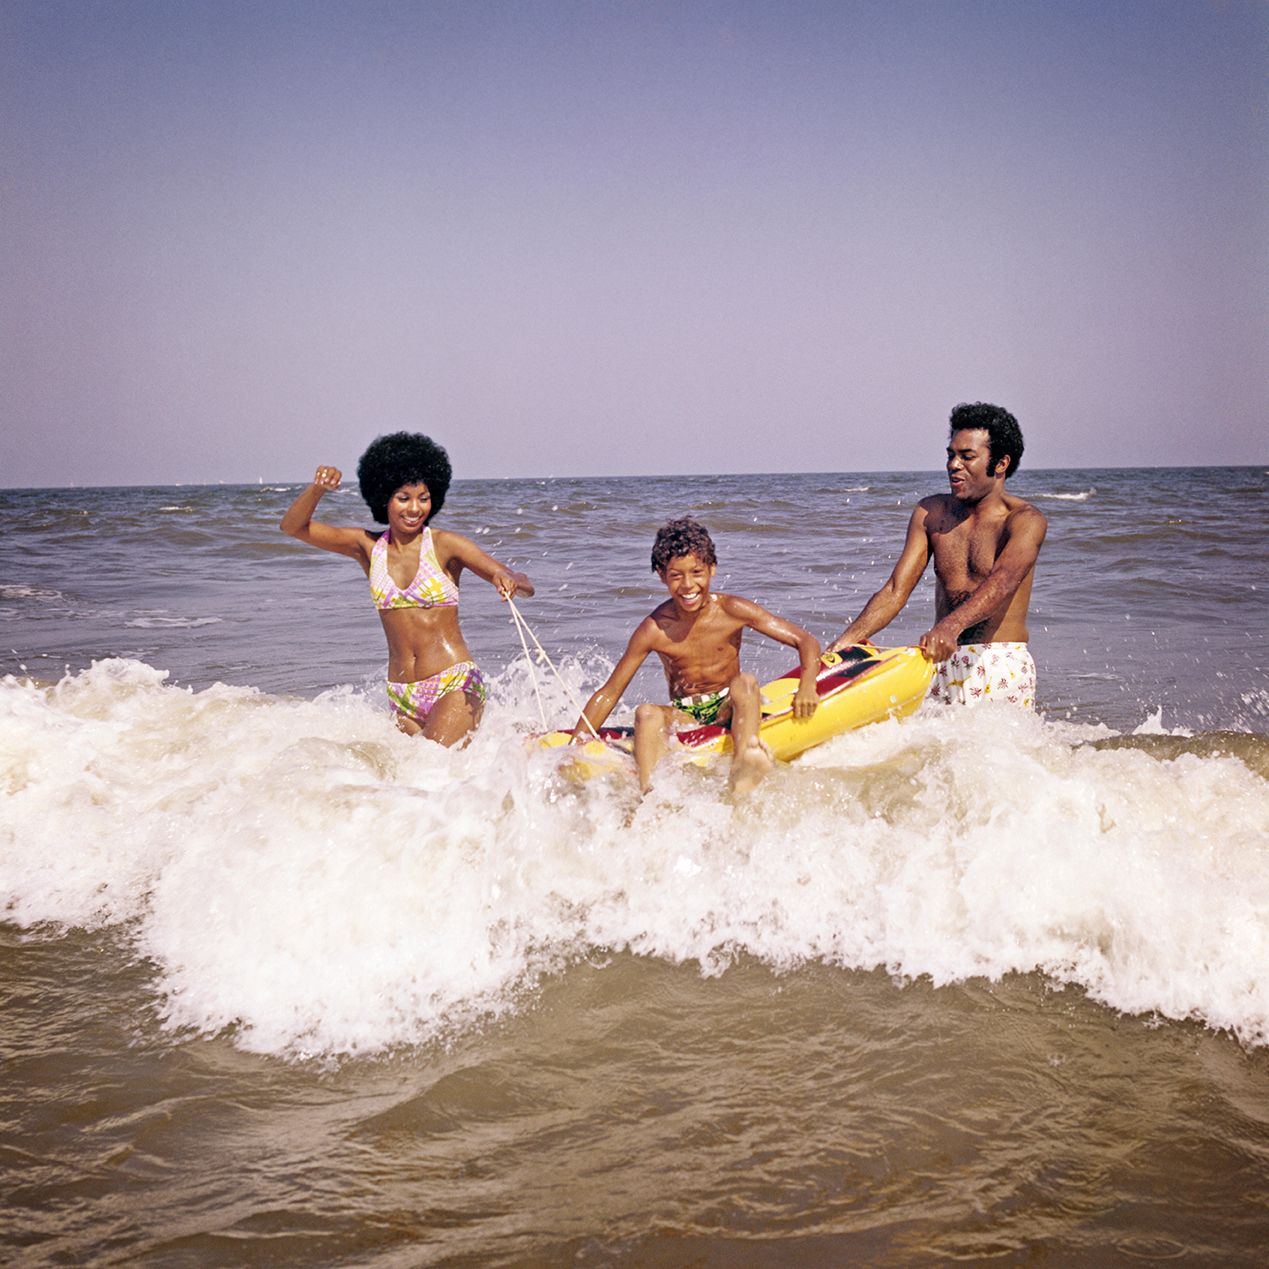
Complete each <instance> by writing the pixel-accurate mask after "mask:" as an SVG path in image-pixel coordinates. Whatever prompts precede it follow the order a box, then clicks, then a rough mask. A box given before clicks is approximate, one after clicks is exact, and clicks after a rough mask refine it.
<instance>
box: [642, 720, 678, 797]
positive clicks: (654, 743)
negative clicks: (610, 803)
mask: <svg viewBox="0 0 1269 1269" xmlns="http://www.w3.org/2000/svg"><path fill="white" fill-rule="evenodd" d="M677 714H678V710H676V709H674V708H672V707H671V706H669V705H647V704H644V705H640V706H639V707H638V708H637V709H636V710H635V730H634V759H635V770H636V771H637V772H638V774H639V788H640V790H641V791H642V792H644V793H646V792H647V791H648V789H649V788H650V787H651V785H652V768H653V767H655V766H656V765H657V763H658V762H659V761H660V760H661V759H662V758H663V757H665V755H666V754H667V753H668V752H669V750H670V744H669V740H670V728H671V726H672V725H673V722H674V719H675V717H676V716H677Z"/></svg>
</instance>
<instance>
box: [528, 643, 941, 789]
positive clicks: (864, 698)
mask: <svg viewBox="0 0 1269 1269" xmlns="http://www.w3.org/2000/svg"><path fill="white" fill-rule="evenodd" d="M820 667H821V668H820V673H819V677H818V679H817V680H816V691H817V692H818V693H819V698H820V700H819V705H818V706H817V707H816V710H815V713H814V714H813V715H812V716H811V717H810V718H794V717H793V696H794V693H795V692H796V691H797V687H798V683H799V682H800V681H801V676H802V672H801V668H800V667H798V666H794V667H793V669H791V670H790V671H789V672H788V673H787V674H782V675H781V676H780V677H779V678H778V679H773V680H772V681H771V682H770V683H766V684H764V685H763V688H762V730H761V733H760V734H761V736H762V738H763V740H765V741H766V742H767V744H769V745H770V746H771V752H772V753H773V754H775V756H776V757H777V758H780V759H782V760H784V761H786V762H787V761H788V760H789V759H790V758H796V757H797V756H798V754H800V753H804V752H805V751H806V750H807V749H811V748H813V747H814V746H815V745H822V744H823V743H824V742H825V741H826V740H831V739H832V738H833V737H834V736H840V735H841V734H842V732H845V731H851V730H853V729H854V728H856V727H865V726H867V725H868V724H869V723H878V722H881V721H882V720H884V719H887V718H905V717H906V716H907V715H908V714H911V713H913V712H914V711H915V710H916V708H917V707H918V706H919V705H920V704H921V702H922V700H924V699H925V693H926V690H927V689H928V688H929V686H930V680H931V679H932V678H933V677H934V663H933V662H932V661H931V660H930V659H929V657H927V656H926V654H925V653H924V652H922V651H921V649H920V648H875V647H873V646H872V644H870V643H858V644H855V645H854V646H853V647H849V648H844V649H843V650H842V651H841V652H826V653H825V654H824V655H823V657H821V658H820ZM633 736H634V728H633V727H602V728H600V732H599V739H598V740H596V739H594V738H592V739H590V740H588V741H586V742H585V743H584V744H578V745H576V746H575V750H576V759H575V765H576V767H577V774H578V775H579V776H581V777H582V778H586V777H589V776H591V775H599V774H601V773H602V772H604V771H610V770H614V769H620V768H624V767H625V766H626V765H628V761H629V759H628V755H629V754H630V751H631V747H632V744H633ZM572 739H573V733H572V731H553V732H549V733H548V734H546V735H544V736H538V737H536V740H537V742H538V744H539V745H541V746H543V747H545V748H554V747H556V746H559V745H567V744H569V743H571V742H572ZM678 739H679V743H680V744H682V745H684V746H686V747H687V748H689V749H695V750H697V751H698V752H699V753H700V754H701V756H702V757H703V756H705V755H707V754H715V753H720V754H721V753H730V752H731V733H730V732H729V731H728V730H727V729H726V728H725V727H689V728H687V729H685V730H683V731H680V732H679V733H678Z"/></svg>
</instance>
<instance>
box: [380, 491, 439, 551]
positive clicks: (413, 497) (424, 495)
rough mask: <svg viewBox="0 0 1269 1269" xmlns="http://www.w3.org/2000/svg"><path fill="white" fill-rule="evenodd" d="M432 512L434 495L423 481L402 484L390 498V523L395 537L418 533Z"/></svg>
mask: <svg viewBox="0 0 1269 1269" xmlns="http://www.w3.org/2000/svg"><path fill="white" fill-rule="evenodd" d="M431 514H432V495H431V494H430V493H429V492H428V489H427V486H426V485H425V484H424V483H423V482H422V481H418V482H417V483H416V484H413V485H402V486H401V488H400V489H397V490H396V491H394V493H393V495H392V497H391V498H389V499H388V525H389V527H390V528H391V529H392V533H393V536H394V537H395V536H397V535H402V534H403V535H405V536H406V537H409V536H411V535H412V534H415V533H418V532H419V531H420V530H421V529H422V528H423V526H424V525H425V524H426V523H427V521H428V517H429V516H430V515H431Z"/></svg>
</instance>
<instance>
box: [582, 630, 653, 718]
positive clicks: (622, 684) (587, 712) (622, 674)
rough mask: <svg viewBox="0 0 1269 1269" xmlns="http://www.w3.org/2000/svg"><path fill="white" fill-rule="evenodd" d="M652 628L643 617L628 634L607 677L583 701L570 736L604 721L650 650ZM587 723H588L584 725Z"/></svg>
mask: <svg viewBox="0 0 1269 1269" xmlns="http://www.w3.org/2000/svg"><path fill="white" fill-rule="evenodd" d="M656 629H657V627H656V624H655V623H654V622H653V620H652V618H651V617H646V618H645V619H644V620H643V621H641V622H640V623H639V626H638V628H637V629H636V630H635V632H634V634H632V635H631V636H630V642H629V643H628V644H627V645H626V650H625V652H623V653H622V654H621V660H620V661H618V662H617V664H616V665H615V666H613V671H612V673H611V674H610V675H609V676H608V681H607V682H606V683H605V684H604V685H603V687H601V688H600V689H599V691H598V692H596V693H595V695H594V696H592V697H591V698H590V700H589V701H587V702H586V707H585V708H584V709H583V710H582V713H581V717H580V718H578V720H577V726H576V727H574V728H573V739H574V740H586V739H588V738H589V737H590V736H591V735H592V734H593V733H594V732H598V731H599V729H600V728H601V727H602V726H603V725H604V720H605V719H606V718H607V717H608V715H609V714H611V713H612V712H613V710H614V709H615V708H616V705H617V702H618V701H619V700H621V694H622V692H624V691H625V690H626V688H628V687H629V686H630V680H631V679H632V678H634V676H635V671H636V670H638V668H639V667H640V666H641V665H642V664H643V663H644V660H645V659H646V658H647V655H648V653H649V652H651V651H652V639H653V635H654V634H655V633H656ZM588 723H589V724H590V725H589V726H587V724H588Z"/></svg>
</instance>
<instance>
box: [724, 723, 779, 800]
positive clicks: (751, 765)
mask: <svg viewBox="0 0 1269 1269" xmlns="http://www.w3.org/2000/svg"><path fill="white" fill-rule="evenodd" d="M771 762H772V756H771V746H770V745H768V744H767V742H766V741H765V740H759V739H758V737H757V736H755V737H753V739H752V740H750V741H749V743H748V744H747V745H746V746H745V747H744V749H742V750H741V751H740V753H738V754H737V755H736V756H735V758H734V759H733V760H732V764H731V776H730V777H729V778H728V783H729V784H730V785H731V787H732V791H733V792H734V793H748V792H749V791H750V790H751V789H753V788H754V786H755V785H756V784H757V783H758V781H759V780H761V779H762V777H763V776H764V775H766V774H767V772H768V771H770V770H771Z"/></svg>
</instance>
